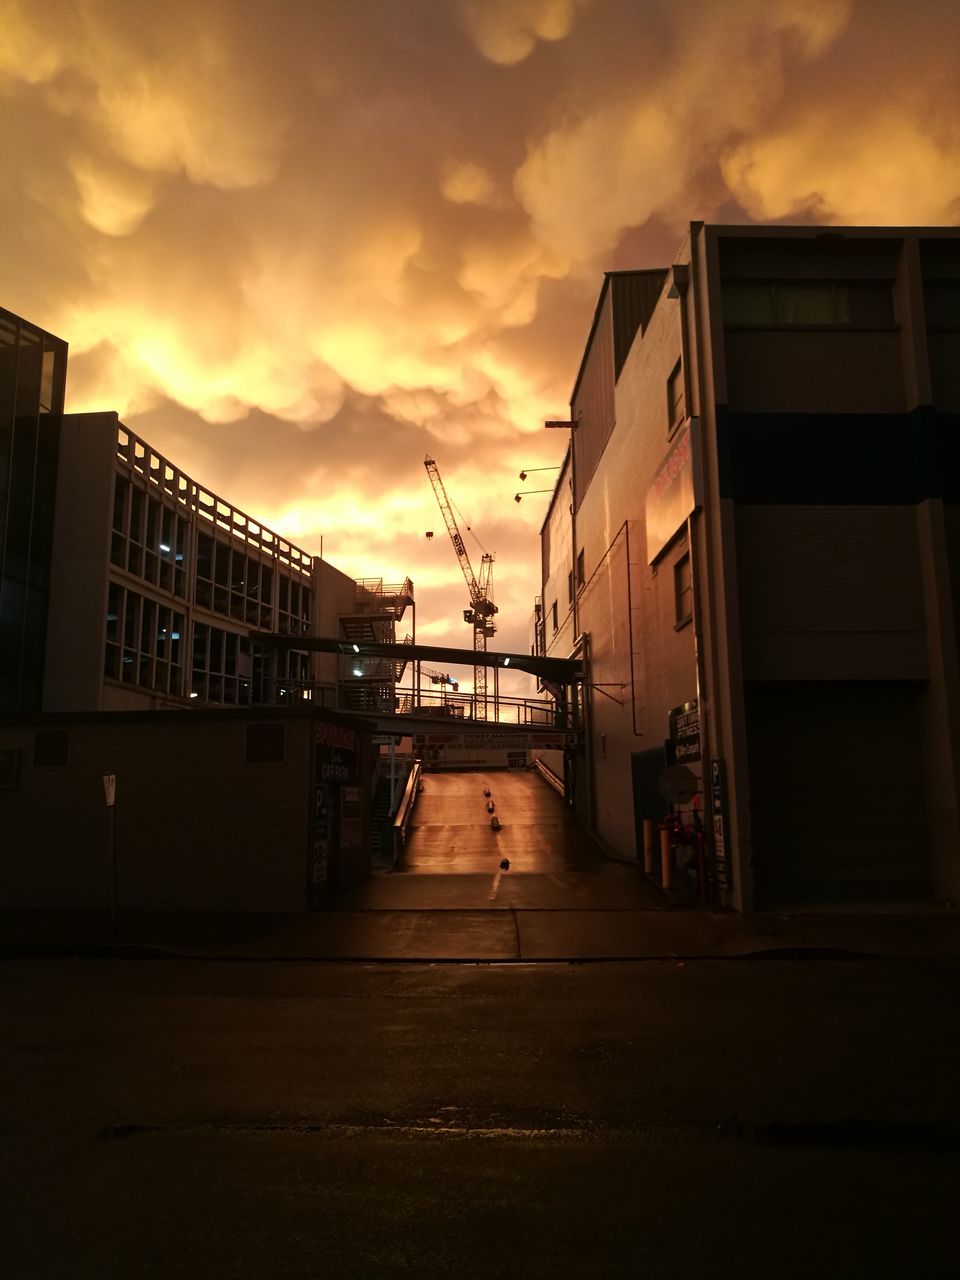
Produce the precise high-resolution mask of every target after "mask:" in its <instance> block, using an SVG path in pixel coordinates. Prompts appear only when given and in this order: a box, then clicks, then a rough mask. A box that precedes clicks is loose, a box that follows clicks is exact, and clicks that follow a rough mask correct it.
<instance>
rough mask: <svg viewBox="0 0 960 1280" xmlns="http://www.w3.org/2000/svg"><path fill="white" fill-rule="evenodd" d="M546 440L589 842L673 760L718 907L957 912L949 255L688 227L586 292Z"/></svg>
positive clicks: (903, 234)
mask: <svg viewBox="0 0 960 1280" xmlns="http://www.w3.org/2000/svg"><path fill="white" fill-rule="evenodd" d="M651 293H653V294H655V295H656V296H655V297H651ZM631 338H632V341H628V339H631ZM625 344H626V345H627V346H628V349H627V350H626V351H624V346H625ZM570 417H571V422H572V423H573V426H572V427H571V428H570V435H571V446H572V447H571V449H570V450H569V451H568V454H567V457H566V460H565V464H564V470H563V472H562V474H561V477H560V480H559V481H558V485H557V488H556V491H555V494H554V497H553V499H552V500H551V505H550V508H549V510H548V514H547V518H546V521H545V523H544V526H543V531H542V538H541V542H542V559H543V573H542V583H543V585H542V594H541V598H540V601H539V602H538V610H537V626H538V637H539V640H538V643H539V644H540V645H541V646H542V647H543V648H544V649H546V650H547V651H550V652H553V653H557V654H562V655H564V656H566V655H567V654H571V653H577V652H579V653H582V654H583V655H584V656H585V658H586V659H587V662H588V670H589V678H588V712H589V714H588V723H589V725H590V734H589V741H588V748H587V753H586V757H585V759H584V760H583V761H582V762H581V766H580V767H579V768H578V770H577V771H576V778H575V781H576V803H577V806H578V808H579V810H580V811H581V813H582V814H583V815H584V817H585V818H586V819H587V820H588V821H589V823H590V824H591V826H592V827H593V829H594V830H595V831H596V832H597V834H598V836H599V837H600V839H601V840H603V841H604V842H605V843H606V845H607V846H608V847H609V848H610V849H611V850H613V851H614V852H616V853H618V854H620V855H622V856H631V857H632V856H635V855H638V854H639V852H640V850H639V843H640V841H641V839H642V830H643V825H642V824H643V820H644V819H645V818H646V819H648V820H651V819H652V820H658V819H659V818H660V817H661V816H662V814H663V812H664V810H665V808H666V805H665V803H664V801H663V799H662V797H661V795H660V793H659V791H658V786H657V783H658V779H659V778H660V776H661V775H662V774H663V772H664V769H665V766H666V765H667V764H670V763H671V762H673V761H678V762H680V763H686V764H687V765H688V766H689V767H690V768H691V769H692V770H693V771H694V772H695V773H696V774H697V775H698V777H699V779H700V795H699V806H698V807H699V809H700V813H701V814H702V819H703V822H704V825H705V827H706V833H707V840H708V845H710V846H711V852H712V863H713V872H714V876H715V879H716V881H717V883H718V885H719V890H720V896H721V898H722V899H723V900H725V901H728V902H730V903H732V904H733V905H735V906H738V907H740V908H748V907H750V906H752V905H754V904H776V903H781V902H796V901H806V902H812V903H816V902H839V901H851V900H854V901H876V900H887V901H889V900H900V901H918V900H919V901H930V900H944V899H949V900H952V901H957V900H958V899H960V806H958V798H960V668H958V655H957V634H958V623H960V616H958V611H960V505H958V503H960V231H958V230H957V229H954V228H919V229H905V228H875V229H873V228H871V229H862V228H858V229H853V228H840V227H830V228H826V227H804V228H799V227H742V226H740V227H726V226H705V225H703V224H701V223H694V224H692V226H691V229H690V235H689V237H688V239H687V241H686V242H685V244H684V245H683V246H682V248H681V249H680V251H679V253H678V254H677V257H676V261H675V262H674V264H673V265H672V266H671V267H670V268H669V269H665V270H664V271H662V272H642V273H641V272H628V273H614V274H612V275H610V276H608V277H607V278H606V280H605V282H604V285H603V289H602V291H601V295H600V301H599V305H598V308H597V313H596V316H595V319H594V324H593V327H592V329H591V332H590V335H589V339H588V343H587V348H586V351H585V353H584V357H583V361H582V364H581V368H580V372H579V375H578V377H577V381H576V385H575V388H574V392H573V396H572V400H571V414H570ZM546 763H548V764H550V765H551V767H552V768H553V769H554V770H555V771H556V772H557V773H558V774H560V773H562V762H561V761H559V760H557V759H554V760H552V761H547V762H546ZM568 771H569V764H568ZM681 809H682V811H683V813H684V816H685V817H686V818H687V819H690V818H691V817H692V813H693V809H694V805H693V804H692V803H689V802H687V803H684V804H683V805H682V806H681ZM715 819H716V820H717V821H716V824H715V822H714V820H715ZM714 830H715V831H716V837H715V838H714V835H713V833H714ZM657 862H658V863H659V856H658V857H657Z"/></svg>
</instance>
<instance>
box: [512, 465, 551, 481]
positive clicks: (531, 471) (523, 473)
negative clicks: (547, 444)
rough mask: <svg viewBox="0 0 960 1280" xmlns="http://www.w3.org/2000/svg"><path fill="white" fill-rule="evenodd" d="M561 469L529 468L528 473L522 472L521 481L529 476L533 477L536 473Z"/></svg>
mask: <svg viewBox="0 0 960 1280" xmlns="http://www.w3.org/2000/svg"><path fill="white" fill-rule="evenodd" d="M559 470H560V468H559V467H527V469H526V471H521V472H520V479H521V480H526V478H527V476H529V475H532V474H533V472H534V471H559Z"/></svg>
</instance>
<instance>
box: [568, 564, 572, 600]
mask: <svg viewBox="0 0 960 1280" xmlns="http://www.w3.org/2000/svg"><path fill="white" fill-rule="evenodd" d="M567 603H568V604H572V603H573V570H572V569H571V570H570V572H569V573H568V574H567Z"/></svg>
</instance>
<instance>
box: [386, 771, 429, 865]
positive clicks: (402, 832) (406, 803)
mask: <svg viewBox="0 0 960 1280" xmlns="http://www.w3.org/2000/svg"><path fill="white" fill-rule="evenodd" d="M422 771H423V763H422V761H420V760H414V762H413V768H412V769H411V770H410V775H409V777H408V778H407V785H406V787H405V788H404V791H403V795H402V796H401V798H400V803H399V805H398V806H397V816H396V817H395V818H394V820H393V864H394V866H396V864H397V862H398V861H399V860H400V855H401V853H402V852H403V847H404V845H405V844H406V843H407V827H408V826H409V824H410V818H411V815H412V814H413V807H414V805H415V804H416V803H417V791H418V790H419V787H420V774H421V773H422Z"/></svg>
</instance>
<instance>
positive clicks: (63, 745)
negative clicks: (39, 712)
mask: <svg viewBox="0 0 960 1280" xmlns="http://www.w3.org/2000/svg"><path fill="white" fill-rule="evenodd" d="M69 752H70V730H69V729H38V730H37V731H36V733H35V734H34V735H33V764H34V768H37V769H47V768H49V769H55V768H56V769H59V768H62V767H63V766H64V765H65V764H66V763H67V757H68V755H69Z"/></svg>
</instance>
